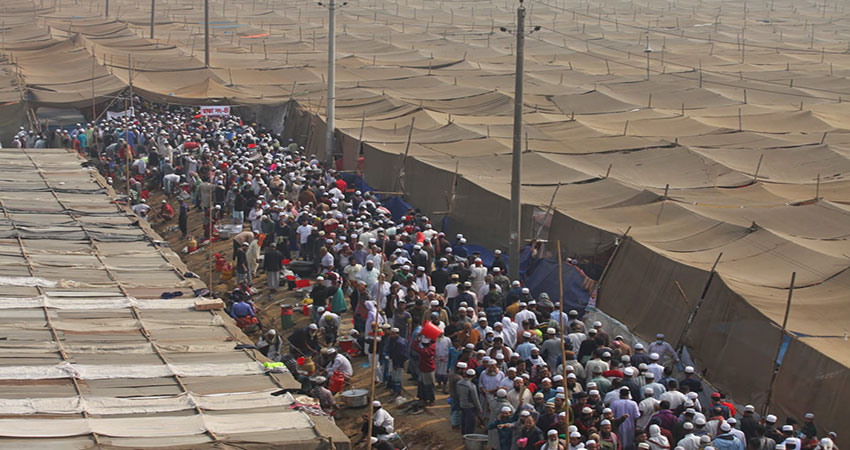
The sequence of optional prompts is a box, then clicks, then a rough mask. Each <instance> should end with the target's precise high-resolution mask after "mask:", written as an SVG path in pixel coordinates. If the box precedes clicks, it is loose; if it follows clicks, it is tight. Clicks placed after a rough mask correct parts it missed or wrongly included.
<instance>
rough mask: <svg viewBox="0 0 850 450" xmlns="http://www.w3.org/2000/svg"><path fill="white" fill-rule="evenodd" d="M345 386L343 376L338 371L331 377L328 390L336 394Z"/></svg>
mask: <svg viewBox="0 0 850 450" xmlns="http://www.w3.org/2000/svg"><path fill="white" fill-rule="evenodd" d="M344 386H345V375H343V374H342V372H340V371H339V370H337V371H334V374H333V375H331V382H330V383H329V384H328V389H329V390H330V391H331V392H333V393H334V394H336V393H337V392H340V391H342V388H343V387H344Z"/></svg>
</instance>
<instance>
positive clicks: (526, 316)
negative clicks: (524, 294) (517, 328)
mask: <svg viewBox="0 0 850 450" xmlns="http://www.w3.org/2000/svg"><path fill="white" fill-rule="evenodd" d="M527 289H528V288H523V290H527ZM527 306H528V305H527V304H526V303H525V302H524V301H520V302H519V312H517V313H516V315H515V316H514V322H516V323H518V324H520V325H522V322H523V321H524V320H528V323H530V324H531V327H532V328H534V327H535V326H536V324H537V316H535V315H534V313H533V312H532V311H529V310H528V309H527Z"/></svg>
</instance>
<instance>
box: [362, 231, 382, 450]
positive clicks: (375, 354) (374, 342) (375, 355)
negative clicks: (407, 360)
mask: <svg viewBox="0 0 850 450" xmlns="http://www.w3.org/2000/svg"><path fill="white" fill-rule="evenodd" d="M384 242H386V239H384ZM378 282H379V283H383V282H384V275H383V273H381V276H380V277H379V281H378ZM379 286H380V285H379ZM372 325H373V326H374V327H375V330H374V335H373V339H372V375H371V377H372V379H371V381H370V382H369V383H370V387H369V431H368V432H367V433H366V439H368V440H369V444H368V445H367V446H366V448H372V422H374V420H373V419H372V416H374V415H375V404H374V403H375V367H376V366H377V365H378V330H379V327H378V315H377V312H376V313H375V320H374V321H373V322H372ZM368 331H369V330H366V332H367V333H368Z"/></svg>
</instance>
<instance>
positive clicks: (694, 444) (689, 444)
mask: <svg viewBox="0 0 850 450" xmlns="http://www.w3.org/2000/svg"><path fill="white" fill-rule="evenodd" d="M682 429H683V430H684V431H685V436H684V437H682V439H679V442H678V443H676V446H677V447H682V448H683V449H685V450H697V449H699V436H697V435H695V434H694V424H693V423H691V422H685V423H684V424H683V425H682Z"/></svg>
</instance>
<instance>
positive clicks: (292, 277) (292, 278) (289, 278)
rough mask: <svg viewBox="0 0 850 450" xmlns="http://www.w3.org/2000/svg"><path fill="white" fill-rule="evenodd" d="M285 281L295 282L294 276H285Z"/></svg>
mask: <svg viewBox="0 0 850 450" xmlns="http://www.w3.org/2000/svg"><path fill="white" fill-rule="evenodd" d="M286 279H287V280H289V281H295V275H287V276H286Z"/></svg>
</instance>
